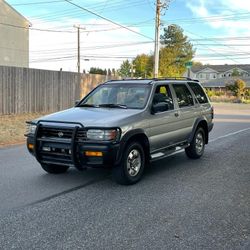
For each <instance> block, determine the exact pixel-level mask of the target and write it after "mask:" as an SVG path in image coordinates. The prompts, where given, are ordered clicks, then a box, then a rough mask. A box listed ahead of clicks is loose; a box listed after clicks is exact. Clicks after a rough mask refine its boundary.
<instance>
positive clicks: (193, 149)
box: [185, 127, 205, 159]
mask: <svg viewBox="0 0 250 250" xmlns="http://www.w3.org/2000/svg"><path fill="white" fill-rule="evenodd" d="M204 149H205V132H204V129H203V128H201V127H200V128H198V129H197V130H196V132H195V134H194V138H193V140H192V141H191V143H190V146H189V147H187V148H186V149H185V152H186V155H187V156H188V157H189V158H191V159H198V158H200V157H201V156H202V155H203V153H204Z"/></svg>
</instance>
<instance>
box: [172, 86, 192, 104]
mask: <svg viewBox="0 0 250 250" xmlns="http://www.w3.org/2000/svg"><path fill="white" fill-rule="evenodd" d="M173 87H174V90H175V93H176V97H177V101H178V104H179V107H180V108H183V107H188V106H192V105H194V100H193V96H192V94H191V93H190V91H189V90H188V87H187V86H186V85H185V84H173Z"/></svg>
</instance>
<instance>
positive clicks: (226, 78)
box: [184, 64, 250, 90]
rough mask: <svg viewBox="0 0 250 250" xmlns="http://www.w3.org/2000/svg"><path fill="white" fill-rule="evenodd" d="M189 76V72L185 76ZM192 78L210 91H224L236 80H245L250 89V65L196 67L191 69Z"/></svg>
mask: <svg viewBox="0 0 250 250" xmlns="http://www.w3.org/2000/svg"><path fill="white" fill-rule="evenodd" d="M187 75H188V72H186V73H185V74H184V76H187ZM234 75H238V76H234ZM190 77H191V78H193V79H197V80H199V81H200V82H201V83H202V85H203V86H204V87H205V88H209V89H215V90H218V89H220V90H223V89H224V88H225V87H226V85H228V84H232V82H233V81H234V80H235V78H240V79H242V80H244V81H245V82H246V87H247V88H250V64H237V65H229V64H225V65H203V66H194V67H192V68H191V69H190Z"/></svg>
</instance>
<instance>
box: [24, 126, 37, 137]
mask: <svg viewBox="0 0 250 250" xmlns="http://www.w3.org/2000/svg"><path fill="white" fill-rule="evenodd" d="M35 132H36V125H34V124H27V129H26V134H32V135H34V134H35Z"/></svg>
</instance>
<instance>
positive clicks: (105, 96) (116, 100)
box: [79, 84, 150, 109]
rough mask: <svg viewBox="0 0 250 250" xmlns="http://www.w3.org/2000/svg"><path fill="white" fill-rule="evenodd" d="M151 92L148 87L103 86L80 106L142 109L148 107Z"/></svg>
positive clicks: (128, 85)
mask: <svg viewBox="0 0 250 250" xmlns="http://www.w3.org/2000/svg"><path fill="white" fill-rule="evenodd" d="M149 92H150V86H148V85H131V84H127V85H125V84H123V85H122V86H121V85H113V84H109V85H102V86H100V87H98V88H97V89H95V90H94V91H93V92H92V93H90V95H89V96H87V97H86V98H85V99H84V100H83V101H82V102H81V103H80V104H79V106H85V107H108V108H131V109H142V108H144V107H145V105H146V102H147V100H148V96H149Z"/></svg>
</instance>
